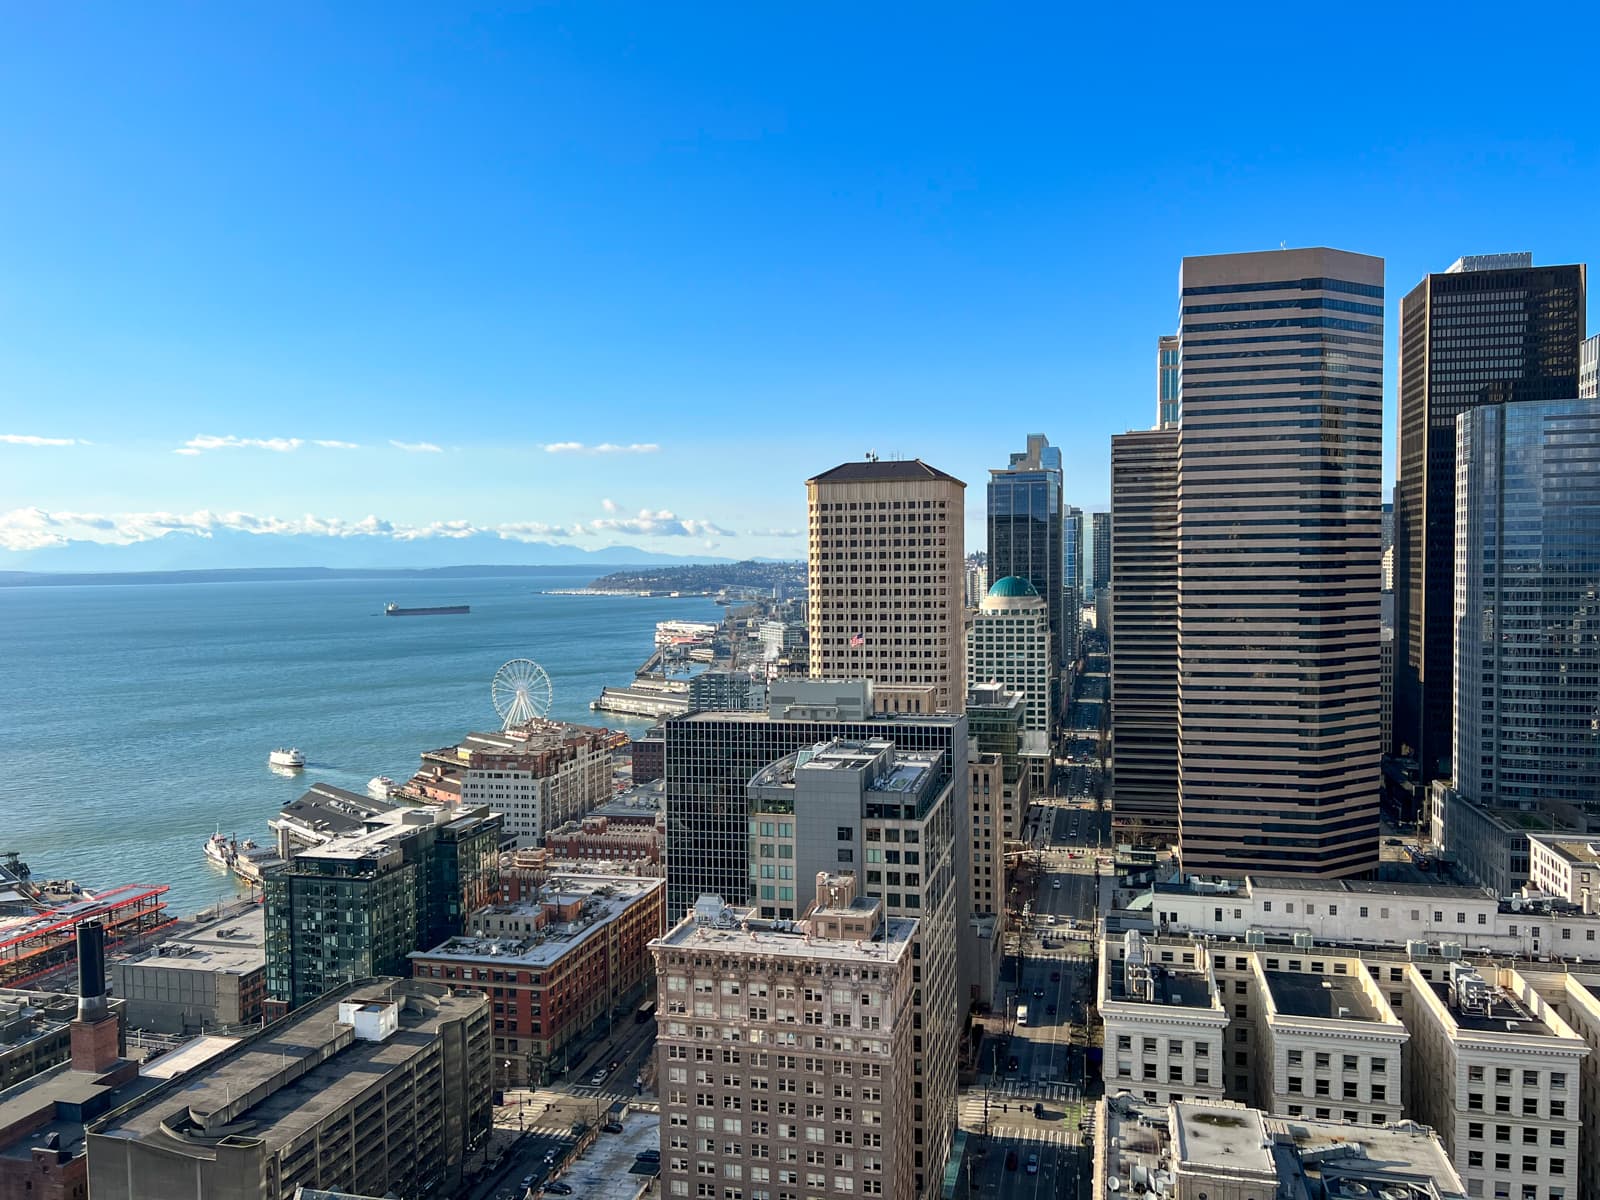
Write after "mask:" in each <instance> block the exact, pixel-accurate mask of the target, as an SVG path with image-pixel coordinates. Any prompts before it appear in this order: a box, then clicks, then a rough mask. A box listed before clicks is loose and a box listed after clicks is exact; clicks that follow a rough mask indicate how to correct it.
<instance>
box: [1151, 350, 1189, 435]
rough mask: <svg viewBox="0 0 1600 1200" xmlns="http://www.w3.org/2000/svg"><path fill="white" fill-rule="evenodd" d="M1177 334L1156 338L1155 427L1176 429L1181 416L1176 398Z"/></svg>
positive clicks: (1181, 411) (1180, 407)
mask: <svg viewBox="0 0 1600 1200" xmlns="http://www.w3.org/2000/svg"><path fill="white" fill-rule="evenodd" d="M1178 342H1179V338H1178V335H1177V334H1175V333H1163V334H1162V335H1161V336H1160V337H1159V338H1158V339H1157V340H1156V356H1157V363H1156V428H1157V429H1176V428H1177V427H1178V425H1179V423H1180V422H1181V420H1182V417H1183V405H1182V404H1181V403H1180V401H1179V399H1178V378H1179V372H1178V353H1179V350H1178Z"/></svg>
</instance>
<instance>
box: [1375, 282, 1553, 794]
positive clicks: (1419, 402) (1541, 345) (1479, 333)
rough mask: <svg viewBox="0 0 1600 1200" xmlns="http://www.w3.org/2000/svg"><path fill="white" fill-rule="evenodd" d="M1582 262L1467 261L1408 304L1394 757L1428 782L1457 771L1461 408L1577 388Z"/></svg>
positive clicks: (1403, 336) (1404, 312) (1403, 327)
mask: <svg viewBox="0 0 1600 1200" xmlns="http://www.w3.org/2000/svg"><path fill="white" fill-rule="evenodd" d="M1583 332H1584V268H1583V267H1582V266H1581V265H1573V266H1556V267H1535V266H1534V265H1533V256H1532V255H1531V254H1500V255H1484V256H1480V257H1476V258H1463V259H1460V260H1458V261H1457V262H1456V263H1455V264H1454V265H1452V266H1451V267H1450V269H1449V270H1448V271H1446V272H1444V273H1443V274H1439V275H1429V276H1428V277H1427V278H1425V279H1424V280H1423V281H1422V282H1421V283H1419V284H1418V285H1417V286H1416V287H1415V288H1413V289H1412V291H1411V294H1410V295H1408V296H1407V297H1406V298H1405V300H1403V301H1402V302H1401V305H1400V397H1399V398H1400V447H1399V479H1398V483H1397V485H1396V487H1395V514H1394V515H1395V535H1394V536H1395V543H1394V590H1395V642H1396V647H1397V649H1396V654H1395V683H1394V688H1395V698H1394V743H1395V744H1394V745H1393V746H1391V747H1390V748H1389V749H1390V750H1391V752H1393V753H1404V754H1409V755H1410V756H1413V757H1415V758H1416V759H1417V763H1418V769H1419V772H1420V782H1421V783H1422V784H1424V785H1426V784H1427V782H1428V781H1429V780H1432V779H1436V778H1445V777H1448V776H1449V774H1450V755H1451V732H1450V721H1451V712H1452V704H1453V700H1454V695H1455V691H1454V685H1453V682H1452V680H1453V672H1452V668H1451V656H1452V652H1453V646H1454V636H1455V630H1454V628H1453V606H1454V599H1453V592H1454V574H1455V516H1456V505H1455V500H1456V421H1455V419H1456V416H1457V414H1459V413H1462V412H1465V411H1466V410H1467V409H1470V408H1474V407H1476V406H1477V405H1480V404H1485V403H1492V402H1495V401H1505V400H1510V401H1522V400H1569V399H1571V398H1573V397H1574V396H1576V395H1577V394H1578V346H1579V343H1580V342H1581V341H1582V339H1583Z"/></svg>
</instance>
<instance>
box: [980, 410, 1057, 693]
mask: <svg viewBox="0 0 1600 1200" xmlns="http://www.w3.org/2000/svg"><path fill="white" fill-rule="evenodd" d="M1062 525H1063V522H1062V501H1061V451H1060V450H1058V449H1057V448H1055V447H1054V446H1051V445H1050V442H1049V440H1048V439H1046V438H1045V436H1044V435H1043V434H1042V433H1030V434H1029V435H1028V448H1027V450H1026V451H1024V452H1023V453H1021V454H1013V455H1012V456H1011V464H1010V466H1008V467H1006V468H1005V469H1004V470H994V471H990V472H989V578H990V579H991V580H995V579H1004V578H1005V577H1006V576H1007V575H1016V576H1019V577H1020V578H1022V579H1026V580H1027V581H1028V582H1029V583H1031V584H1033V586H1034V588H1035V590H1037V591H1038V593H1039V595H1040V596H1042V597H1043V598H1044V602H1045V604H1046V605H1048V606H1049V609H1050V644H1051V645H1052V646H1054V647H1055V648H1056V660H1057V662H1064V661H1066V657H1067V655H1068V653H1070V647H1069V646H1068V645H1067V644H1066V639H1065V638H1064V637H1063V628H1062V623H1063V620H1064V618H1065V612H1066V610H1065V608H1064V607H1063V604H1062V594H1061V585H1062V576H1063V573H1064V571H1065V569H1066V555H1065V551H1064V549H1063V546H1062V537H1063V530H1062Z"/></svg>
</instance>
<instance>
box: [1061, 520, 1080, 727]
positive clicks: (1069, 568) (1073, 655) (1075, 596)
mask: <svg viewBox="0 0 1600 1200" xmlns="http://www.w3.org/2000/svg"><path fill="white" fill-rule="evenodd" d="M1061 511H1062V516H1061V551H1062V554H1063V556H1064V557H1065V560H1066V565H1065V568H1064V569H1063V570H1062V573H1061V608H1062V613H1061V636H1062V637H1064V638H1066V639H1067V644H1066V646H1065V647H1063V648H1062V650H1061V652H1060V656H1059V657H1060V659H1061V661H1062V662H1064V663H1074V662H1077V661H1078V651H1079V649H1080V648H1081V647H1082V645H1083V641H1082V639H1083V509H1081V508H1077V507H1075V506H1074V505H1071V504H1068V505H1066V506H1065V507H1064V508H1063V509H1062V510H1061ZM1061 703H1062V704H1065V703H1066V697H1065V696H1063V697H1061Z"/></svg>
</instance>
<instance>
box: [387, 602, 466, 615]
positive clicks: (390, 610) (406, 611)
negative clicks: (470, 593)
mask: <svg viewBox="0 0 1600 1200" xmlns="http://www.w3.org/2000/svg"><path fill="white" fill-rule="evenodd" d="M383 611H384V614H385V615H386V616H390V617H453V616H456V615H458V614H461V613H469V612H471V611H472V605H470V604H441V605H438V606H436V607H434V608H401V607H400V606H399V605H398V604H385V605H384V606H383Z"/></svg>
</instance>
